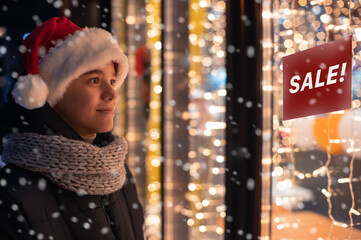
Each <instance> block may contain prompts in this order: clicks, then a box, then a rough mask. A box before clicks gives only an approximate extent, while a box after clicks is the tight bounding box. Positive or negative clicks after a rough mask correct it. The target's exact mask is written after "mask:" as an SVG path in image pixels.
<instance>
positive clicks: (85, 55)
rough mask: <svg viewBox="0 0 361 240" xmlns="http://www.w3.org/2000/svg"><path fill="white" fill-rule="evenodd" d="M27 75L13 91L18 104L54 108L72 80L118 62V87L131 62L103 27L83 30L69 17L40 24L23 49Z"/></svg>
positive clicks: (55, 18)
mask: <svg viewBox="0 0 361 240" xmlns="http://www.w3.org/2000/svg"><path fill="white" fill-rule="evenodd" d="M20 49H21V52H22V56H21V57H22V60H23V64H24V66H25V70H26V75H25V76H20V77H19V78H18V81H17V83H16V85H15V87H14V89H13V91H12V96H13V97H14V100H15V102H16V103H17V104H19V105H21V106H23V107H25V108H27V109H35V108H39V107H42V106H43V105H44V104H45V102H48V103H49V104H50V106H52V107H53V106H54V105H55V104H56V103H57V102H58V101H59V100H60V99H61V98H62V97H63V95H64V93H65V91H66V88H67V87H68V86H69V84H70V83H71V81H72V80H74V79H76V78H78V77H79V76H81V75H82V74H84V73H86V72H88V71H91V70H94V69H97V68H100V67H103V66H104V65H106V64H108V63H110V62H114V63H115V65H116V71H117V72H118V74H117V81H116V85H115V87H116V88H118V87H119V86H120V85H121V84H122V83H123V81H124V79H125V77H126V75H127V73H128V59H127V57H126V56H125V55H124V53H123V51H122V50H121V49H120V47H119V45H118V43H117V41H116V40H115V39H114V38H113V37H112V35H111V34H110V33H109V32H108V31H106V30H104V29H101V28H87V27H85V28H83V29H82V28H80V27H78V26H76V25H75V24H74V23H72V22H71V21H70V20H69V19H67V18H65V17H61V18H58V17H54V18H51V19H49V20H47V21H46V22H44V23H42V24H40V25H38V26H37V27H36V28H35V29H34V31H32V32H31V33H30V35H28V36H27V37H26V38H25V40H24V41H23V44H22V46H21V48H20Z"/></svg>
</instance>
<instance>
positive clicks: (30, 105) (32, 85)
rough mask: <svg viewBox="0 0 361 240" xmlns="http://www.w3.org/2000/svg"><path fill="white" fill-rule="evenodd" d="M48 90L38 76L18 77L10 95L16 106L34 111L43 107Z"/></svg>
mask: <svg viewBox="0 0 361 240" xmlns="http://www.w3.org/2000/svg"><path fill="white" fill-rule="evenodd" d="M48 93H49V90H48V86H47V85H46V83H45V82H44V81H43V79H42V78H41V77H40V76H39V75H37V74H36V75H33V74H28V75H26V76H20V77H19V79H18V81H17V82H16V84H15V87H14V89H13V90H12V92H11V94H12V96H13V97H14V100H15V102H16V103H17V104H19V105H21V106H23V107H25V108H27V109H30V110H31V109H35V108H39V107H42V106H44V104H45V102H46V98H47V96H48Z"/></svg>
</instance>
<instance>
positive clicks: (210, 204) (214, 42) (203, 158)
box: [184, 0, 226, 239]
mask: <svg viewBox="0 0 361 240" xmlns="http://www.w3.org/2000/svg"><path fill="white" fill-rule="evenodd" d="M189 16H190V19H189V36H188V38H189V50H190V54H189V62H190V70H189V73H188V76H189V90H190V91H189V92H190V96H189V97H190V103H189V106H188V109H189V113H188V115H189V116H188V117H189V118H190V127H189V136H190V138H189V142H190V151H189V153H188V157H189V159H190V161H189V162H190V166H189V173H190V182H189V184H188V190H189V193H188V194H187V199H188V201H189V202H190V209H189V211H184V214H185V215H187V216H188V217H189V219H188V221H187V224H188V226H190V237H191V238H192V239H193V238H201V239H214V238H219V237H220V236H223V233H224V231H225V230H224V224H223V223H224V218H225V207H224V200H223V199H224V192H225V188H224V181H223V178H224V174H225V169H224V152H223V149H224V145H225V139H224V130H225V122H224V115H225V106H224V105H225V104H224V99H225V96H226V90H225V85H224V81H225V77H226V76H225V74H226V72H225V55H226V53H225V25H224V22H225V1H215V0H191V1H190V2H189ZM209 170H210V171H209Z"/></svg>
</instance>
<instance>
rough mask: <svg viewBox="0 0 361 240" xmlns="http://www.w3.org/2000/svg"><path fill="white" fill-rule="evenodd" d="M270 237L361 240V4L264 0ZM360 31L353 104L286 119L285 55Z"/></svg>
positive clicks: (265, 192)
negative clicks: (283, 67)
mask: <svg viewBox="0 0 361 240" xmlns="http://www.w3.org/2000/svg"><path fill="white" fill-rule="evenodd" d="M262 4H263V12H262V17H263V40H262V44H263V69H262V72H263V78H262V81H263V96H264V98H263V99H264V100H263V101H264V102H263V103H264V109H263V115H264V127H263V131H264V136H266V137H264V140H263V160H262V167H263V175H262V176H263V183H262V184H263V186H262V211H263V214H262V236H263V238H264V239H269V238H271V239H295V238H297V239H331V238H332V239H341V238H342V239H343V238H348V239H359V238H361V228H360V226H361V217H360V216H361V214H360V213H361V195H360V193H359V191H358V189H359V187H360V179H361V178H360V177H361V164H360V160H361V155H360V146H361V145H360V136H359V134H360V131H361V128H360V127H361V125H360V116H361V112H360V108H359V107H360V97H361V95H360V77H359V76H360V57H359V56H360V40H361V38H360V12H361V5H360V2H359V1H328V0H325V1H306V0H305V1H303V0H298V1H291V0H275V1H263V3H262ZM348 35H352V39H353V43H352V47H353V75H352V79H353V80H352V92H353V97H352V106H353V107H352V109H350V110H345V111H338V112H332V113H327V114H321V115H316V116H310V117H305V118H298V119H293V120H288V121H284V120H283V118H282V104H283V103H282V70H283V69H282V58H283V57H284V56H286V55H289V54H293V53H297V52H300V51H303V50H306V49H309V48H312V47H315V46H319V45H322V44H324V43H327V42H331V41H334V40H336V39H339V38H341V37H343V36H348Z"/></svg>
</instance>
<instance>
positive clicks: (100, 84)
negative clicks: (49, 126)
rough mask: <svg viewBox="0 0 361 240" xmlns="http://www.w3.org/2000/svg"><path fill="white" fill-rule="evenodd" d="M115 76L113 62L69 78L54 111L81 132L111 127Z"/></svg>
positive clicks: (108, 129)
mask: <svg viewBox="0 0 361 240" xmlns="http://www.w3.org/2000/svg"><path fill="white" fill-rule="evenodd" d="M115 76H116V72H115V69H114V64H113V63H109V64H107V65H105V66H104V67H102V68H98V69H95V70H93V71H90V72H87V73H84V74H83V75H81V76H80V77H79V78H77V79H74V80H73V81H72V82H71V84H70V85H69V86H68V88H67V89H66V92H65V94H64V96H63V98H62V99H60V101H59V102H58V103H56V105H55V106H54V109H55V111H56V112H57V113H58V114H59V115H60V116H61V117H62V118H63V119H64V120H65V121H66V122H67V123H68V124H69V125H70V126H71V127H72V128H73V129H74V130H75V131H76V132H77V133H78V134H79V135H80V136H83V137H91V136H94V134H96V133H103V132H108V131H110V130H111V129H112V128H113V117H114V109H115V106H116V102H117V93H116V91H115V89H114V85H115V82H116V78H115Z"/></svg>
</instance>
